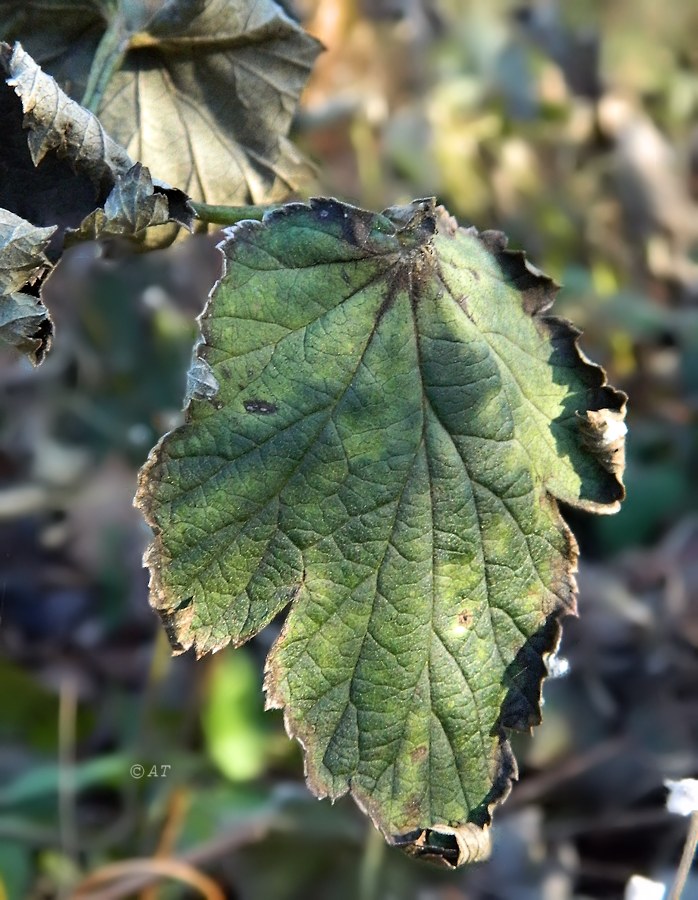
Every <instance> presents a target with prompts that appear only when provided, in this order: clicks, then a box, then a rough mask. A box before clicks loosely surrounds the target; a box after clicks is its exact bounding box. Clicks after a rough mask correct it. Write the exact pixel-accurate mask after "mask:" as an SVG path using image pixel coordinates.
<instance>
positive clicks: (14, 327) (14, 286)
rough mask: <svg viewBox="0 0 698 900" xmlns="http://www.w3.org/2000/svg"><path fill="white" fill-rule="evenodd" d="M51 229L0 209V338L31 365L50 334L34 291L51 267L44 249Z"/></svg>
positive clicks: (37, 360) (39, 358) (46, 345)
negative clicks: (35, 224) (26, 358)
mask: <svg viewBox="0 0 698 900" xmlns="http://www.w3.org/2000/svg"><path fill="white" fill-rule="evenodd" d="M55 230H56V228H55V226H54V227H53V228H36V227H35V226H34V225H32V224H31V222H26V221H25V220H24V219H22V218H20V217H19V216H16V215H14V213H11V212H9V211H8V210H6V209H0V339H2V340H3V341H5V342H6V343H8V344H10V345H11V346H13V347H16V348H17V349H18V350H19V351H20V352H22V353H24V354H25V355H26V356H27V357H28V358H29V360H30V361H31V362H32V364H33V365H35V366H37V365H39V363H40V362H41V361H42V359H43V358H44V355H45V354H46V352H47V350H48V348H49V346H50V344H51V335H52V333H53V326H52V325H51V320H50V318H49V315H48V311H47V309H46V307H45V306H44V305H43V303H42V302H41V300H40V299H39V297H38V290H39V285H40V283H41V281H42V279H43V278H44V276H45V275H46V273H47V272H48V271H49V269H50V268H51V263H50V262H49V260H48V259H47V258H46V256H45V254H44V250H45V249H46V246H47V245H48V243H49V241H50V240H51V236H52V235H53V232H54V231H55ZM29 292H31V293H29Z"/></svg>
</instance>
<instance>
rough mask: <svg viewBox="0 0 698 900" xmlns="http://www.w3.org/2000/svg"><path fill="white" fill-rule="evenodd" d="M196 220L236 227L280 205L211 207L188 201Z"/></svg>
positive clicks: (259, 217) (260, 216)
mask: <svg viewBox="0 0 698 900" xmlns="http://www.w3.org/2000/svg"><path fill="white" fill-rule="evenodd" d="M189 205H190V206H191V208H192V209H193V210H194V214H195V215H196V218H197V219H201V220H202V221H203V222H211V223H212V224H215V225H237V223H238V222H242V221H243V220H244V219H257V220H259V219H261V218H262V216H263V215H264V213H265V212H267V210H270V209H278V208H279V207H280V206H281V204H280V203H272V204H270V205H269V206H212V205H211V204H210V203H196V202H195V201H194V200H190V201H189Z"/></svg>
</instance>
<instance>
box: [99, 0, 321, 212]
mask: <svg viewBox="0 0 698 900" xmlns="http://www.w3.org/2000/svg"><path fill="white" fill-rule="evenodd" d="M182 7H184V4H183V3H181V2H180V3H168V4H165V6H164V7H163V9H162V12H161V13H160V14H158V15H156V16H155V18H154V19H152V20H151V21H150V23H149V24H148V25H147V30H146V31H144V32H142V33H141V34H139V35H137V36H136V37H134V38H133V39H132V41H131V47H132V49H131V50H130V51H129V53H128V55H127V57H126V60H125V63H124V65H123V67H122V69H121V70H120V71H118V72H117V73H116V74H115V75H114V77H113V78H112V80H111V82H110V84H109V86H108V88H107V93H106V94H105V97H104V99H103V101H102V104H101V106H100V107H99V115H100V118H101V119H102V121H103V122H104V124H105V127H106V128H107V130H108V131H109V132H110V134H112V135H113V136H114V137H115V138H116V139H117V140H118V141H120V142H121V143H122V144H124V146H125V147H126V148H127V149H128V151H129V152H130V153H131V154H133V155H134V156H135V157H136V158H137V159H140V160H141V161H142V162H143V163H145V165H147V166H149V167H150V168H151V169H152V170H153V171H156V172H158V174H159V176H160V177H161V178H165V179H167V180H168V181H169V182H170V183H171V184H176V185H177V186H178V187H180V188H182V190H185V191H186V192H187V193H188V194H189V195H191V196H192V197H194V198H195V199H201V200H205V201H207V202H209V203H221V204H222V203H228V204H230V203H246V202H252V203H268V202H272V201H274V200H277V199H282V198H284V197H286V196H288V193H289V191H290V190H292V189H293V188H294V187H295V186H296V185H297V184H298V181H299V179H300V178H302V177H303V176H304V175H307V165H306V163H305V162H304V161H303V159H302V157H301V156H300V154H299V153H298V151H297V150H296V149H295V148H294V147H293V145H292V144H291V143H290V142H289V141H288V140H287V138H286V135H287V134H288V131H289V128H290V125H291V119H292V117H293V114H294V112H295V108H296V104H297V102H298V97H299V95H300V92H301V90H302V89H303V87H304V85H305V82H306V79H307V77H308V75H309V73H310V70H311V68H312V65H313V62H314V60H315V57H316V56H317V53H318V50H319V45H318V44H317V42H316V41H315V40H314V39H313V38H311V37H310V36H309V35H307V34H306V33H305V32H304V31H303V30H302V29H301V28H300V27H299V26H298V25H297V24H296V23H295V22H294V21H293V20H292V19H290V18H289V17H288V16H287V15H286V14H285V13H284V11H283V10H282V9H281V7H280V6H279V5H278V4H277V3H275V2H273V0H208V2H201V3H194V4H192V3H189V4H187V5H186V8H185V12H186V13H188V15H182V16H181V17H178V16H176V15H175V13H176V12H177V11H179V10H180V8H182Z"/></svg>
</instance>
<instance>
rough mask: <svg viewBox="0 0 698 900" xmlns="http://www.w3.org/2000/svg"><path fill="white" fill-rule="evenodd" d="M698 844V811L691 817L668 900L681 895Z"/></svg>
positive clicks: (675, 899) (676, 898)
mask: <svg viewBox="0 0 698 900" xmlns="http://www.w3.org/2000/svg"><path fill="white" fill-rule="evenodd" d="M697 846H698V812H694V813H693V814H692V815H691V818H690V820H689V823H688V834H687V835H686V842H685V843H684V845H683V853H682V854H681V861H680V862H679V868H678V870H677V872H676V878H675V880H674V884H673V886H672V888H671V893H670V894H669V897H668V898H667V900H679V898H680V897H681V893H682V891H683V889H684V887H685V886H686V881H687V880H688V876H689V873H690V871H691V864H692V863H693V857H694V856H695V854H696V847H697Z"/></svg>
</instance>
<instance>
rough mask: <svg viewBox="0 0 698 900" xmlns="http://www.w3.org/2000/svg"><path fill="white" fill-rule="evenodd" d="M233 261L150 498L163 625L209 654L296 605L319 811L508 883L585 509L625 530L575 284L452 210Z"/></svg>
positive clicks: (607, 409)
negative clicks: (572, 291) (578, 320)
mask: <svg viewBox="0 0 698 900" xmlns="http://www.w3.org/2000/svg"><path fill="white" fill-rule="evenodd" d="M221 248H222V251H223V253H224V256H225V262H226V267H225V274H224V276H223V277H222V279H221V281H220V282H219V284H218V285H217V286H216V288H215V289H214V292H213V294H212V296H211V299H210V301H209V304H208V306H207V308H206V310H205V312H204V313H203V314H202V317H201V331H202V336H201V341H200V343H199V344H198V347H197V350H196V361H195V365H194V369H195V371H196V377H195V379H193V381H192V385H193V387H192V390H191V392H190V400H189V404H188V409H187V422H186V424H185V425H183V426H182V427H181V428H178V429H176V430H175V431H173V432H172V433H171V434H169V435H167V436H166V437H165V438H164V439H163V440H162V441H161V442H160V444H159V445H158V446H157V447H156V448H155V450H154V451H153V452H152V453H151V456H150V458H149V461H148V462H147V464H146V466H145V467H144V469H143V470H142V473H141V478H140V487H139V491H138V497H137V502H138V505H139V506H140V508H141V509H142V510H143V512H144V514H145V516H146V518H147V520H148V522H149V523H150V525H151V526H152V528H153V530H154V533H155V540H154V543H153V545H152V546H151V548H150V550H149V552H148V554H147V562H148V564H149V566H150V570H151V598H152V603H153V605H154V606H155V607H156V608H157V609H158V611H159V612H160V614H161V616H162V618H163V620H164V622H165V625H166V627H167V630H168V633H169V635H170V638H171V640H172V643H173V645H174V647H175V649H176V650H177V651H182V650H185V649H187V648H189V647H193V648H195V650H196V652H197V653H198V654H202V653H206V652H209V651H214V650H217V649H219V648H220V647H222V646H224V645H225V644H227V643H229V642H232V643H233V644H234V645H239V644H242V643H244V642H245V641H246V640H248V639H249V638H250V637H251V636H253V635H254V634H256V633H257V632H258V631H259V630H260V629H261V628H263V627H264V626H265V625H266V624H268V623H269V622H270V621H271V620H272V619H273V618H274V617H275V616H276V615H277V614H278V613H279V612H281V610H283V609H284V608H285V607H286V606H289V605H290V611H289V614H288V617H287V619H286V622H285V625H284V627H283V630H282V632H281V635H280V637H279V638H278V640H277V642H276V644H275V645H274V647H273V649H272V651H271V653H270V655H269V658H268V660H267V665H266V679H265V690H266V694H267V704H268V705H269V706H270V707H283V708H284V711H285V721H286V727H287V730H288V732H289V734H291V735H294V736H296V737H297V738H298V740H299V741H300V742H301V744H302V745H303V747H304V749H305V759H306V770H307V777H308V782H309V785H310V787H311V788H312V790H313V791H314V792H315V793H316V794H318V795H319V796H329V797H332V798H336V797H339V796H341V795H342V794H344V793H346V792H347V791H350V792H351V794H352V795H353V796H354V798H355V799H356V801H357V802H358V803H359V805H360V806H361V807H362V808H363V809H364V810H366V811H367V812H368V814H369V815H370V816H371V818H372V819H373V821H374V822H375V823H376V825H377V826H378V827H379V828H380V829H381V830H382V831H383V833H384V834H385V836H386V838H387V839H388V840H389V841H391V842H392V843H395V844H397V845H400V846H402V847H403V848H405V849H407V850H408V852H410V853H412V854H415V855H417V856H428V857H430V858H433V859H437V860H440V861H442V862H444V863H446V864H448V865H454V866H455V865H460V864H461V863H464V862H466V861H468V860H475V859H480V858H482V857H483V856H485V855H486V854H487V852H488V846H489V837H488V828H489V825H490V821H491V814H492V810H493V808H494V806H496V804H498V803H500V802H501V801H502V800H503V799H504V798H505V797H506V796H507V794H508V792H509V790H510V786H511V782H512V780H513V779H514V778H516V772H517V770H516V763H515V760H514V757H513V754H512V751H511V748H510V745H509V741H508V739H507V735H506V730H507V729H509V728H515V729H527V728H530V727H531V726H532V725H535V724H537V723H538V722H539V721H540V691H541V683H542V679H543V677H544V676H545V674H546V659H547V657H548V656H549V654H551V653H552V652H553V651H554V650H555V649H556V647H557V644H558V639H559V634H560V625H559V620H560V618H561V616H563V615H565V614H570V613H573V612H574V611H575V580H574V572H575V569H576V559H577V547H576V543H575V541H574V538H573V536H572V534H571V533H570V531H569V529H568V528H567V527H566V525H565V523H564V521H563V519H562V517H561V515H560V512H559V509H558V505H557V501H558V500H561V501H564V502H565V503H567V504H570V505H572V506H577V507H581V508H583V509H587V510H590V511H593V512H601V513H602V512H614V511H616V510H617V509H618V506H619V504H620V501H621V499H622V498H623V487H622V484H621V481H620V477H621V473H622V463H618V462H617V461H616V460H617V459H620V458H621V455H622V430H623V426H622V418H623V415H624V410H625V399H626V398H625V395H623V394H621V393H619V392H617V391H615V390H613V388H611V387H609V386H608V385H607V384H606V381H605V376H604V373H603V371H602V370H601V369H600V368H599V367H598V366H595V365H592V364H591V363H589V362H588V361H587V360H586V359H584V357H583V356H581V354H580V352H579V350H578V348H577V339H578V335H579V332H578V331H577V330H575V329H574V328H572V327H571V326H570V325H569V324H568V323H567V322H565V321H563V320H561V319H557V318H555V317H552V316H550V315H549V313H548V310H549V308H550V306H551V304H552V301H553V297H554V292H555V285H554V284H553V282H552V281H551V280H550V279H549V278H546V277H545V276H544V275H542V274H541V273H540V272H539V271H538V270H536V269H535V268H534V267H532V266H531V265H529V264H528V263H527V262H526V260H525V258H524V256H523V254H521V253H513V252H510V251H509V250H507V249H506V239H505V238H504V237H503V235H501V234H499V233H493V232H485V233H483V234H478V233H477V232H476V231H475V230H474V229H467V230H464V229H462V228H458V227H457V223H456V222H455V220H454V219H452V218H451V217H449V216H448V215H447V214H446V213H445V212H443V211H442V210H440V209H437V208H436V207H435V205H434V203H433V201H431V200H424V201H415V202H414V203H412V204H411V205H409V206H407V207H403V208H397V209H395V208H393V209H390V210H386V211H385V213H384V214H382V215H378V214H374V213H370V212H366V211H364V210H360V209H356V208H354V207H350V206H347V205H344V204H342V203H339V202H337V201H335V200H314V201H312V202H311V203H310V205H303V204H290V205H288V206H286V207H282V208H281V209H279V210H277V211H274V212H271V213H268V214H267V215H266V216H265V218H264V220H263V222H249V221H248V222H243V223H241V224H240V225H238V226H236V227H235V228H233V229H231V230H230V231H229V233H228V238H227V240H226V241H225V242H224V243H223V244H222V245H221ZM198 386H203V388H202V389H199V387H198Z"/></svg>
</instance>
